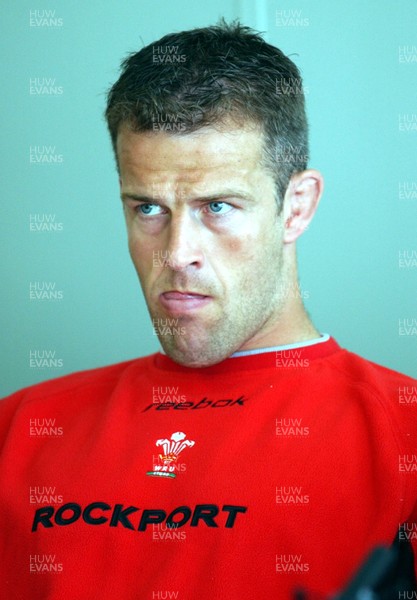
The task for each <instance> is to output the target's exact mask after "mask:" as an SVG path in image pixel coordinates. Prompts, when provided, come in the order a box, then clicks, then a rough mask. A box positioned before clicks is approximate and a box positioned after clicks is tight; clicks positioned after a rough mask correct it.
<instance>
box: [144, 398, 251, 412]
mask: <svg viewBox="0 0 417 600" xmlns="http://www.w3.org/2000/svg"><path fill="white" fill-rule="evenodd" d="M247 400H248V399H247V398H245V397H244V396H239V398H237V399H236V400H233V399H232V398H229V399H225V400H208V399H207V398H206V397H204V398H203V399H202V400H200V401H199V402H181V403H178V402H172V403H171V402H164V403H163V404H154V403H152V404H149V405H148V406H147V407H146V408H144V409H143V411H142V412H146V411H148V410H150V409H152V408H153V409H154V410H171V409H172V410H201V409H203V408H226V407H228V406H244V403H245V402H246V401H247Z"/></svg>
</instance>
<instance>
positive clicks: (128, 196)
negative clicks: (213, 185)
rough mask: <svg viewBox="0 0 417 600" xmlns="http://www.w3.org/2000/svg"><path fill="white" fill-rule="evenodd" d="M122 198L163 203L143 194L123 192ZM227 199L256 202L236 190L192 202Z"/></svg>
mask: <svg viewBox="0 0 417 600" xmlns="http://www.w3.org/2000/svg"><path fill="white" fill-rule="evenodd" d="M121 198H122V200H134V201H135V202H146V203H148V204H153V203H154V202H162V201H163V198H161V197H158V196H155V197H153V196H145V195H142V194H132V193H130V192H123V193H122V194H121ZM227 198H240V199H241V200H246V201H248V202H254V201H255V200H254V198H253V197H252V196H249V195H248V194H245V193H243V192H238V191H236V190H222V191H220V192H216V193H212V194H207V196H196V197H195V198H191V201H204V202H214V201H216V200H217V201H218V200H225V199H227Z"/></svg>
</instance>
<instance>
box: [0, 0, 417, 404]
mask: <svg viewBox="0 0 417 600" xmlns="http://www.w3.org/2000/svg"><path fill="white" fill-rule="evenodd" d="M31 11H32V12H31ZM47 11H50V12H47ZM219 16H224V17H225V18H226V19H228V20H229V19H231V18H234V17H240V18H241V20H242V22H243V23H244V24H247V25H250V26H252V27H255V28H258V29H261V30H263V31H265V32H266V33H265V37H266V39H267V41H269V42H270V43H273V44H275V45H277V46H278V47H280V48H281V49H282V50H283V51H284V52H285V53H286V54H289V55H291V57H292V59H293V60H294V61H295V62H296V64H297V65H298V66H299V67H300V69H301V71H302V74H303V76H304V83H305V88H306V98H307V109H308V115H309V121H310V125H311V161H310V165H311V166H312V167H315V168H318V169H320V170H321V171H322V172H323V174H324V176H325V180H326V188H325V193H324V197H323V199H322V202H321V206H320V208H319V210H318V213H317V215H316V218H315V220H314V222H313V224H312V226H311V227H310V228H309V230H308V231H307V232H306V233H305V234H304V236H303V238H302V239H301V241H300V243H299V262H300V275H301V284H302V289H303V294H304V296H305V297H306V306H307V309H308V311H309V313H310V315H311V317H312V319H313V321H314V322H315V324H316V326H317V327H318V328H319V329H320V330H321V331H323V332H327V333H331V334H332V335H333V336H334V337H336V339H337V340H338V341H339V343H340V344H341V345H342V346H344V347H347V348H349V349H350V350H352V351H354V352H357V353H358V354H361V355H363V356H365V357H367V358H369V359H371V360H373V361H375V362H379V363H381V364H383V365H386V366H389V367H391V368H393V369H396V370H399V371H402V372H405V373H407V374H409V375H412V376H415V377H417V310H416V300H417V276H416V275H417V239H416V233H417V191H416V190H417V171H416V163H417V147H416V142H417V34H416V29H415V23H416V22H417V4H416V2H415V0H401V2H388V1H386V2H383V3H381V2H377V1H376V0H373V1H369V0H368V2H366V3H365V4H364V3H363V2H360V1H359V0H353V1H351V2H349V3H334V2H333V1H331V0H322V1H321V2H320V3H312V2H307V1H306V0H300V1H297V2H296V3H285V4H284V5H283V4H281V3H278V2H273V1H272V0H264V1H263V2H246V1H245V0H241V1H240V2H239V1H238V0H233V1H225V0H222V1H220V0H212V1H211V2H210V3H207V5H205V4H204V5H198V4H197V3H196V2H192V1H191V0H173V1H172V2H170V3H165V2H164V3H162V2H161V3H157V2H153V3H149V2H145V1H144V0H124V1H123V2H122V3H119V2H110V1H105V0H104V1H103V0H100V2H98V1H97V0H92V1H89V2H88V3H86V2H81V1H80V0H73V1H71V2H65V3H62V2H56V3H54V2H47V3H45V4H42V3H37V4H36V6H34V4H33V2H29V1H27V0H20V2H19V3H16V4H12V3H11V2H7V3H6V2H3V3H2V5H1V7H0V22H1V36H0V45H1V46H0V50H1V53H2V56H3V57H5V58H6V60H4V61H3V64H2V67H1V69H2V73H1V75H2V77H1V81H2V84H3V87H2V94H1V118H2V136H1V142H0V143H1V170H2V179H1V188H2V203H1V205H2V210H1V214H2V217H1V221H0V229H1V256H2V261H1V284H2V285H1V290H2V292H1V294H2V300H1V313H0V314H1V316H0V319H1V322H0V326H1V356H0V364H1V381H0V394H2V395H3V394H7V393H9V392H11V391H13V390H16V389H18V388H21V387H24V386H27V385H30V384H32V383H36V382H38V381H42V380H46V379H51V378H53V377H58V376H60V375H63V374H66V373H70V372H73V371H77V370H81V369H87V368H93V367H97V366H101V365H106V364H110V363H114V362H119V361H122V360H126V359H129V358H133V357H136V356H141V355H145V354H149V353H151V352H154V351H155V350H157V348H158V342H157V338H156V337H155V336H154V335H153V331H152V326H151V322H150V319H149V317H148V314H147V310H146V307H145V304H144V301H143V299H142V295H141V292H140V289H139V283H138V281H137V278H136V274H135V272H134V269H133V267H132V265H131V264H130V259H129V256H128V251H127V243H126V234H125V226H124V221H123V216H122V210H121V203H120V200H119V194H118V183H117V175H116V170H115V166H114V161H113V156H112V150H111V146H110V142H109V139H108V134H107V131H106V127H105V123H104V120H103V117H102V114H103V110H104V106H105V93H106V90H107V89H108V88H109V86H110V85H111V84H112V83H113V82H114V81H115V80H116V78H117V76H118V69H119V65H120V61H121V60H122V58H124V57H125V56H126V54H127V53H128V52H132V51H137V50H138V49H139V48H140V47H142V45H143V44H148V43H150V42H152V41H154V40H156V39H158V38H159V37H160V36H162V35H164V34H166V33H169V32H170V31H174V30H177V31H179V30H182V29H189V28H192V27H196V26H206V25H210V24H213V23H215V22H216V21H217V19H218V17H219ZM42 18H46V19H47V20H48V19H49V21H48V22H49V25H48V26H40V25H38V24H39V23H41V22H42ZM31 20H32V21H31ZM31 80H32V82H34V81H35V83H33V85H32V93H31V89H30V81H31ZM36 80H38V82H39V80H40V81H41V82H42V81H43V80H54V81H52V82H51V81H49V82H45V81H43V83H46V85H47V86H48V85H49V86H51V87H52V88H56V90H55V93H52V94H38V93H36V87H39V85H38V86H37V83H36ZM31 147H32V150H33V148H34V147H38V148H42V147H50V148H52V149H53V151H52V154H53V156H55V159H53V160H62V162H56V163H52V164H51V163H49V164H45V163H41V164H36V163H33V162H32V163H31V162H30V149H31ZM32 156H33V152H32ZM413 190H414V191H413ZM42 218H43V219H45V218H47V219H49V220H50V222H51V221H52V222H53V223H55V225H54V226H51V227H50V229H52V228H53V227H57V228H58V230H56V231H53V230H48V231H36V228H37V227H38V226H37V225H35V226H34V225H33V224H34V223H38V224H39V223H40V222H41V220H42ZM31 223H32V230H31V229H30V224H31ZM39 226H40V225H39ZM33 229H35V230H33ZM400 255H401V256H400ZM37 284H40V285H45V284H47V285H49V287H50V289H53V290H54V292H60V293H59V294H58V293H57V294H56V295H57V296H58V297H61V299H55V300H33V299H31V298H30V295H29V292H30V286H31V285H32V289H33V286H34V285H37ZM403 320H405V321H403ZM44 351H46V352H49V353H50V356H53V357H54V359H55V360H58V361H59V364H62V366H60V367H57V368H52V367H48V368H43V369H40V368H34V367H33V366H30V355H31V353H32V356H33V353H38V356H39V353H42V352H44Z"/></svg>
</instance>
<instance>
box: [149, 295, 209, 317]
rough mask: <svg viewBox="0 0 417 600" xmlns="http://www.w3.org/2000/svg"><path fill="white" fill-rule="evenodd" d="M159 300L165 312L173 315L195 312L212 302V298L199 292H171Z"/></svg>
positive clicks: (161, 296)
mask: <svg viewBox="0 0 417 600" xmlns="http://www.w3.org/2000/svg"><path fill="white" fill-rule="evenodd" d="M159 300H160V303H161V304H162V306H163V307H164V308H165V310H166V311H167V312H169V313H171V314H184V313H188V312H193V311H195V310H198V309H200V308H203V307H204V306H207V304H208V303H209V302H211V300H212V297H211V296H206V295H205V294H199V293H198V292H191V291H188V290H187V291H181V292H180V291H178V290H170V291H168V292H163V293H162V294H160V295H159Z"/></svg>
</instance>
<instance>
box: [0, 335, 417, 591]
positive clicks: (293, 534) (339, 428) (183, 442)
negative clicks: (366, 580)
mask: <svg viewBox="0 0 417 600" xmlns="http://www.w3.org/2000/svg"><path fill="white" fill-rule="evenodd" d="M416 411H417V381H415V380H413V379H410V378H409V377H406V376H405V375H400V374H398V373H396V372H394V371H391V370H389V369H386V368H384V367H381V366H378V365H375V364H373V363H371V362H369V361H367V360H364V359H363V358H360V357H358V356H356V355H354V354H352V353H350V352H347V351H346V350H343V349H341V348H340V347H339V346H338V344H337V343H336V342H335V341H334V340H333V339H332V338H330V340H329V341H325V342H321V343H317V344H313V345H305V346H303V347H300V348H297V349H292V350H282V351H280V352H265V353H261V354H257V355H253V356H243V357H232V358H228V359H227V360H225V361H223V362H221V363H219V364H218V365H214V366H212V367H207V368H203V369H193V368H187V367H182V366H180V365H178V364H176V363H174V362H173V361H172V360H171V359H169V358H168V357H166V356H164V355H162V354H155V355H152V356H148V357H145V358H140V359H136V360H132V361H128V362H124V363H121V364H117V365H112V366H109V367H105V368H100V369H95V370H90V371H85V372H81V373H75V374H73V375H69V376H65V377H61V378H59V379H56V380H53V381H49V382H46V383H42V384H39V385H35V386H32V387H30V388H28V389H25V390H22V391H20V392H17V393H16V394H14V395H12V396H10V397H9V398H7V399H5V400H4V401H3V402H1V403H0V433H1V438H0V448H1V461H0V490H1V492H0V519H1V532H2V541H1V553H0V581H1V586H0V597H1V598H7V600H12V599H22V600H23V599H24V600H27V599H28V598H30V599H31V600H52V599H53V600H57V599H77V600H82V599H85V600H95V599H97V600H107V599H109V600H110V599H111V600H113V599H123V600H142V599H143V600H145V599H146V600H148V599H149V600H152V599H166V598H175V599H178V600H196V599H198V600H213V599H216V600H264V599H265V600H271V599H272V598H274V599H281V598H282V599H289V598H291V595H292V591H293V590H294V588H296V587H303V588H306V589H308V590H310V591H314V592H319V593H322V594H330V593H334V592H336V591H338V590H340V589H341V588H342V587H343V586H344V585H346V583H347V582H348V580H349V579H350V578H351V577H352V576H353V574H354V573H355V571H356V570H357V568H358V567H359V565H360V563H361V562H362V561H363V560H364V558H365V556H366V555H367V554H368V553H369V551H370V550H371V549H372V548H373V547H374V546H375V545H377V544H381V543H383V544H386V545H390V544H391V543H392V542H393V540H394V538H395V537H396V535H398V532H399V534H400V538H402V539H404V540H409V541H410V542H413V544H414V547H415V548H416V546H417V511H416V499H417V450H416V448H417V446H416V442H417V424H416V423H417V420H416ZM2 594H3V595H2Z"/></svg>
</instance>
